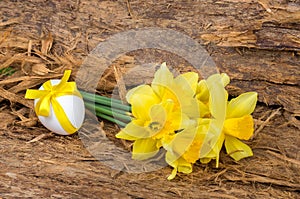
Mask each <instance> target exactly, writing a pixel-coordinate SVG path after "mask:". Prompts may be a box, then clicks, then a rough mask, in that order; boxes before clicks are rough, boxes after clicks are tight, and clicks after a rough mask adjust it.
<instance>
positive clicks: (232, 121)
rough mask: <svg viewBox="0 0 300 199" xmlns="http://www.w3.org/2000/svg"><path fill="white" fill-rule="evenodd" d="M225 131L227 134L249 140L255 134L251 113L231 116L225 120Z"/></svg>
mask: <svg viewBox="0 0 300 199" xmlns="http://www.w3.org/2000/svg"><path fill="white" fill-rule="evenodd" d="M223 131H224V133H225V134H226V135H231V136H233V137H236V138H239V139H242V140H249V139H250V138H251V136H252V135H253V131H254V123H253V118H252V116H251V115H245V116H243V117H240V118H229V119H227V120H225V122H224V127H223Z"/></svg>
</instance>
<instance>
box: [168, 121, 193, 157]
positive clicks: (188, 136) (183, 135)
mask: <svg viewBox="0 0 300 199" xmlns="http://www.w3.org/2000/svg"><path fill="white" fill-rule="evenodd" d="M196 133H197V128H195V127H192V128H187V129H184V130H183V131H181V132H179V133H177V134H176V135H175V136H174V138H173V140H172V142H171V143H170V144H168V146H167V147H166V146H164V147H165V149H166V150H171V151H172V152H174V153H176V157H177V158H179V157H180V156H182V155H183V154H184V153H185V152H186V151H187V150H188V148H189V147H190V145H191V144H192V143H193V140H194V139H195V137H196Z"/></svg>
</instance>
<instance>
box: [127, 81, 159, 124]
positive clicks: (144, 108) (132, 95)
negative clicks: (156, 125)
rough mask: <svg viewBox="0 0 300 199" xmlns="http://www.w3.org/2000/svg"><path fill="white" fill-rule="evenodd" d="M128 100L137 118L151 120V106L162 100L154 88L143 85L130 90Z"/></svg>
mask: <svg viewBox="0 0 300 199" xmlns="http://www.w3.org/2000/svg"><path fill="white" fill-rule="evenodd" d="M126 99H127V101H128V102H129V103H130V104H131V105H132V114H133V115H134V116H135V117H136V118H140V119H141V118H143V119H144V120H149V119H150V118H149V112H150V109H151V106H152V105H154V104H158V103H159V102H160V100H159V98H158V97H157V96H156V94H155V93H154V91H153V90H152V88H151V87H150V86H148V85H141V86H138V87H136V88H133V89H131V90H129V91H128V93H127V95H126Z"/></svg>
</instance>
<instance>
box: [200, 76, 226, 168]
mask: <svg viewBox="0 0 300 199" xmlns="http://www.w3.org/2000/svg"><path fill="white" fill-rule="evenodd" d="M228 82H229V78H228V76H227V75H226V74H222V75H220V74H215V75H212V76H210V77H208V78H207V80H202V81H200V83H199V85H198V92H197V98H198V100H199V101H202V102H203V103H204V104H205V105H206V106H207V107H208V110H209V115H208V116H209V117H208V118H210V120H209V121H210V123H209V129H208V131H207V134H206V137H205V139H204V141H203V145H202V147H201V150H200V158H201V159H202V161H203V160H205V159H208V158H211V157H213V158H215V159H216V162H217V164H218V161H219V151H220V149H221V147H222V144H223V143H222V144H221V146H220V139H222V137H223V135H222V128H223V125H224V121H225V117H226V104H227V98H228V94H227V92H226V90H225V89H224V86H225V85H226V84H227V83H228ZM199 87H200V88H199Z"/></svg>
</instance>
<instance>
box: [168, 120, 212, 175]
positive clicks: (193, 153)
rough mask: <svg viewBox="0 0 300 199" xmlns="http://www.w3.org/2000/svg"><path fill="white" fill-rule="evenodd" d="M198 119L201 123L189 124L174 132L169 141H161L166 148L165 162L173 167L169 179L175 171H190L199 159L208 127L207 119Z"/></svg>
mask: <svg viewBox="0 0 300 199" xmlns="http://www.w3.org/2000/svg"><path fill="white" fill-rule="evenodd" d="M200 121H201V124H199V125H195V124H191V125H190V126H189V127H187V128H186V129H184V130H183V131H181V132H179V133H177V134H175V135H174V136H173V138H172V140H171V141H170V142H164V143H163V146H164V148H165V149H166V150H167V152H166V162H167V163H168V164H169V165H170V166H171V167H173V171H172V173H171V175H170V176H169V177H168V179H169V180H172V179H173V178H174V177H175V176H176V174H177V172H182V173H185V174H188V173H191V172H192V170H193V169H192V165H193V164H194V163H195V162H196V161H197V160H198V159H199V156H200V149H201V147H202V144H203V140H204V138H205V136H206V133H207V130H208V127H209V120H208V119H204V120H200Z"/></svg>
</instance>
